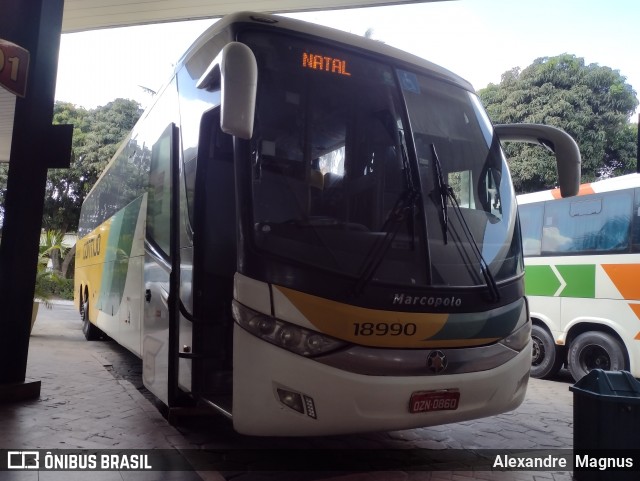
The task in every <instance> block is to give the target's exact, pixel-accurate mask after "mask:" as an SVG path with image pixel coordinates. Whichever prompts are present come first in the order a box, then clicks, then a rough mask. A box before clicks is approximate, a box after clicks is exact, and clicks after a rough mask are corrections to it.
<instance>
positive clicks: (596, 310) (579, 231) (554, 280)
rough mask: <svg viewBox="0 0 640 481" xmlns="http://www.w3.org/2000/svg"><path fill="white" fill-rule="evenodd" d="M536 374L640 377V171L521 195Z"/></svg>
mask: <svg viewBox="0 0 640 481" xmlns="http://www.w3.org/2000/svg"><path fill="white" fill-rule="evenodd" d="M518 204H519V211H520V222H521V225H522V237H523V245H524V254H525V264H526V267H525V270H526V276H525V285H526V293H527V297H528V299H529V307H530V309H531V317H532V319H533V334H532V335H533V341H534V343H533V357H532V367H531V374H532V376H534V377H540V378H545V377H550V376H553V375H554V374H555V373H557V372H558V370H559V369H560V368H561V367H562V366H563V365H567V366H568V368H569V370H570V371H571V375H572V376H573V378H574V379H575V380H576V381H577V380H578V379H580V378H581V377H582V376H584V375H585V374H586V373H587V372H589V371H590V370H591V369H595V368H599V369H604V370H623V369H624V370H627V371H630V372H631V374H633V376H635V377H637V378H638V377H640V174H630V175H625V176H621V177H616V178H611V179H607V180H602V181H599V182H593V183H590V184H584V185H582V186H581V187H580V192H579V195H578V196H577V197H573V198H571V199H560V198H559V195H558V192H557V191H553V190H550V191H545V192H537V193H533V194H525V195H521V196H518Z"/></svg>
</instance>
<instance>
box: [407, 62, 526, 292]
mask: <svg viewBox="0 0 640 481" xmlns="http://www.w3.org/2000/svg"><path fill="white" fill-rule="evenodd" d="M398 76H399V79H400V84H401V88H402V92H403V95H404V98H405V100H406V104H407V108H408V111H409V117H410V123H411V128H412V131H413V138H414V142H415V149H416V154H417V157H418V167H419V172H420V179H421V185H422V198H423V200H424V204H425V213H426V217H427V226H428V232H429V252H430V258H431V270H432V282H433V284H434V285H477V284H483V283H484V282H485V276H483V275H482V263H484V262H486V264H488V267H489V271H490V273H491V275H492V276H493V277H494V278H495V280H504V279H508V278H511V277H514V276H516V275H517V274H520V273H521V272H522V254H521V247H520V234H519V230H518V225H517V222H516V218H517V215H516V201H515V195H514V192H513V187H512V184H511V178H510V174H509V169H508V167H507V163H506V160H505V158H504V154H503V152H502V149H501V148H500V144H499V142H498V139H497V137H494V136H493V129H492V128H491V124H490V122H489V119H488V118H487V116H486V113H485V111H484V109H483V108H482V106H481V105H480V102H479V100H478V98H477V97H476V96H475V95H474V94H472V93H470V92H467V91H466V90H463V89H461V88H458V87H455V86H453V85H450V84H448V83H445V82H437V81H434V80H433V79H432V78H429V77H426V76H421V75H416V74H414V73H412V72H407V71H403V70H399V71H398ZM439 184H440V185H439ZM443 187H444V188H450V192H451V194H452V196H451V197H452V199H447V198H446V197H445V196H443V195H442V193H443V191H442V189H443ZM474 244H475V245H474ZM476 247H477V249H476Z"/></svg>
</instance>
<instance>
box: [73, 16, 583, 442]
mask: <svg viewBox="0 0 640 481" xmlns="http://www.w3.org/2000/svg"><path fill="white" fill-rule="evenodd" d="M500 140H516V141H532V142H536V143H538V142H542V143H544V144H545V145H552V146H554V147H555V148H556V152H557V157H558V166H559V171H560V172H561V174H563V175H561V176H560V177H561V178H560V182H561V184H562V186H563V190H564V191H566V192H567V193H569V194H572V193H575V191H577V187H578V182H577V179H578V178H579V164H580V157H579V152H578V149H577V146H576V145H575V142H573V140H572V139H571V138H570V137H569V136H567V135H566V134H565V133H564V132H562V131H559V130H558V129H554V128H550V127H545V126H539V125H533V126H532V125H513V126H496V127H495V128H494V127H493V126H492V125H491V124H490V122H489V120H488V118H487V116H486V114H485V112H484V110H483V109H482V107H481V105H480V102H479V100H478V98H477V97H476V95H475V93H474V91H473V88H472V87H471V85H469V84H468V83H467V82H465V81H464V80H462V79H460V78H459V77H457V76H456V75H454V74H452V73H450V72H448V71H446V70H444V69H442V68H440V67H438V66H436V65H433V64H431V63H429V62H427V61H425V60H422V59H419V58H417V57H414V56H411V55H409V54H406V53H404V52H401V51H399V50H396V49H393V48H391V47H389V46H387V45H384V44H382V43H380V42H375V41H370V40H368V39H364V38H362V37H358V36H354V35H350V34H345V33H342V32H338V31H335V30H332V29H327V28H322V27H318V26H315V25H311V24H307V23H304V22H299V21H295V20H292V19H287V18H282V17H276V16H268V15H262V14H251V13H242V14H237V15H232V16H229V17H226V18H225V19H222V20H220V21H219V22H217V23H216V24H215V25H214V26H213V27H212V28H211V29H210V30H208V31H207V32H205V33H204V34H203V35H202V36H201V38H200V39H198V40H197V41H196V42H195V43H194V45H193V46H192V47H191V48H190V49H189V50H188V51H187V53H186V54H185V55H184V57H183V58H182V59H181V60H180V62H179V63H178V64H177V66H176V69H175V74H174V76H173V78H172V79H171V81H170V82H169V83H168V84H167V86H166V87H165V88H164V89H163V90H162V91H161V92H160V93H159V94H158V96H157V98H156V100H155V103H154V105H153V106H152V107H151V108H150V109H148V110H147V111H146V112H145V114H144V115H143V116H142V118H141V119H140V121H139V122H138V124H137V125H136V126H135V127H134V129H133V131H132V133H131V135H130V137H129V138H128V139H127V140H126V141H125V142H124V143H123V145H122V146H121V147H120V149H119V151H118V152H117V153H116V155H115V156H114V158H113V160H112V161H111V162H110V164H109V165H108V167H107V169H106V170H105V172H104V173H103V174H102V176H101V177H100V179H99V180H98V182H97V183H96V185H95V186H94V188H93V189H92V191H91V192H90V193H89V195H88V196H87V199H86V201H85V203H84V205H83V208H82V212H81V218H80V226H79V235H80V236H81V239H80V240H79V241H78V248H77V252H78V254H77V259H76V276H75V282H76V287H75V291H76V292H75V299H76V303H77V305H78V308H79V310H80V312H81V314H82V316H83V328H84V332H85V335H86V336H87V338H89V339H91V338H94V337H96V336H97V335H99V330H102V331H103V332H105V333H107V334H108V335H109V336H111V337H112V338H114V339H115V340H116V341H118V342H119V343H121V344H122V345H124V346H126V347H127V348H128V349H130V350H131V351H133V352H135V353H137V354H138V355H139V356H140V357H141V358H142V362H143V381H144V383H145V386H146V387H147V388H148V389H149V390H150V391H151V392H153V393H154V394H155V395H156V396H157V397H158V398H159V399H160V400H161V401H162V402H164V403H165V404H166V405H167V406H168V407H169V408H170V409H171V408H173V407H179V406H182V405H185V404H188V403H190V402H200V403H204V404H206V405H209V406H211V407H214V408H215V409H217V410H219V411H220V412H222V413H224V414H226V415H228V416H229V417H231V418H232V420H233V425H234V428H235V429H236V430H237V431H239V432H241V433H245V434H255V435H319V434H338V433H347V432H356V431H372V430H390V429H405V428H412V427H417V426H427V425H434V424H442V423H448V422H453V421H460V420H464V419H471V418H476V417H481V416H488V415H492V414H497V413H500V412H504V411H507V410H510V409H514V408H515V407H517V406H518V405H519V404H520V403H521V401H522V399H523V398H524V395H525V391H526V386H527V381H528V378H529V368H530V361H531V338H530V327H531V325H530V321H529V316H528V310H527V305H526V301H525V298H524V286H523V260H522V250H521V245H522V243H521V237H520V231H519V227H518V222H517V215H516V199H515V195H514V192H513V187H512V184H511V179H510V175H509V170H508V168H507V165H506V160H505V158H504V155H503V152H502V149H501V147H500Z"/></svg>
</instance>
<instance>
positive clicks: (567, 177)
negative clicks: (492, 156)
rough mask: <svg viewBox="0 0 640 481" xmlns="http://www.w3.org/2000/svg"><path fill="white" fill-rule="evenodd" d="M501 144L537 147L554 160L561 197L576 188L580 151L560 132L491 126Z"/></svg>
mask: <svg viewBox="0 0 640 481" xmlns="http://www.w3.org/2000/svg"><path fill="white" fill-rule="evenodd" d="M494 132H495V134H496V135H497V136H498V137H499V138H500V141H501V142H527V143H531V144H537V145H541V146H543V147H545V148H547V149H549V150H551V151H552V152H553V153H554V154H555V156H556V163H557V168H558V183H559V185H560V193H561V195H562V197H571V196H573V195H576V194H577V193H578V189H579V188H580V164H581V157H580V149H579V148H578V144H576V141H575V140H573V138H572V137H571V136H570V135H569V134H567V133H566V132H565V131H564V130H562V129H559V128H557V127H552V126H550V125H543V124H500V125H495V126H494Z"/></svg>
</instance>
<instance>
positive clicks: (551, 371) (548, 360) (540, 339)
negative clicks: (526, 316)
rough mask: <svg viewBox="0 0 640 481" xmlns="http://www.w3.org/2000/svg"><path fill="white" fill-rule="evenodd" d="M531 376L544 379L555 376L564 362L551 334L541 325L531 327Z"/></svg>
mask: <svg viewBox="0 0 640 481" xmlns="http://www.w3.org/2000/svg"><path fill="white" fill-rule="evenodd" d="M531 340H532V341H533V349H532V352H531V377H535V378H538V379H546V378H549V377H552V376H555V375H556V374H557V373H558V371H559V370H560V368H561V367H562V364H563V362H564V360H563V357H562V351H561V350H560V349H559V348H558V347H556V344H555V342H553V337H552V336H551V334H550V333H549V332H548V331H547V330H546V329H545V328H544V327H542V326H538V325H535V324H534V326H533V327H532V328H531Z"/></svg>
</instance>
